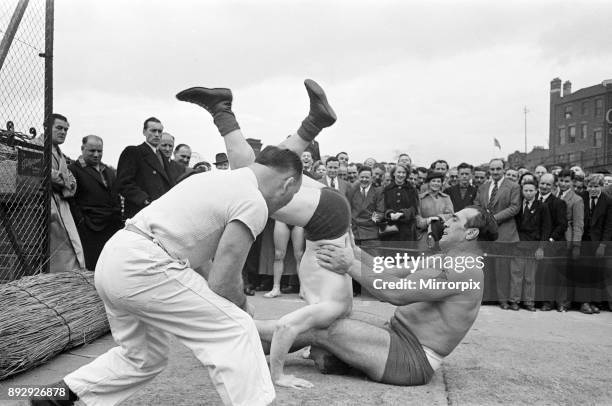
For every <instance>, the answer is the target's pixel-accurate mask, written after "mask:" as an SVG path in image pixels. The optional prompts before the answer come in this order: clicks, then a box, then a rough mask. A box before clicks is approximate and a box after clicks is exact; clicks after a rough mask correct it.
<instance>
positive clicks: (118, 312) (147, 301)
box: [64, 230, 275, 406]
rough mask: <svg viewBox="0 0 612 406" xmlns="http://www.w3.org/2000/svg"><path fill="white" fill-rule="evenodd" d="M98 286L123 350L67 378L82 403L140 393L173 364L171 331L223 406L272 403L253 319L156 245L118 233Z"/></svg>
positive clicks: (105, 254) (103, 403)
mask: <svg viewBox="0 0 612 406" xmlns="http://www.w3.org/2000/svg"><path fill="white" fill-rule="evenodd" d="M95 284H96V289H97V290H98V293H99V294H100V297H101V298H102V300H103V301H104V306H105V307H106V313H107V316H108V321H109V323H110V327H111V331H112V334H113V338H114V339H115V341H116V343H117V344H118V345H119V347H115V348H113V349H111V350H109V351H108V352H106V353H105V354H103V355H102V356H100V357H99V358H97V359H96V360H95V361H93V362H92V363H90V364H88V365H85V366H83V367H81V368H79V369H78V370H76V371H75V372H73V373H71V374H69V375H68V376H66V377H65V378H64V381H65V382H66V383H67V384H68V386H69V387H70V388H71V389H72V391H74V392H75V393H76V394H77V395H78V396H79V397H80V399H81V400H82V401H83V402H85V404H87V405H100V406H108V405H115V404H117V403H119V402H121V401H123V400H125V399H127V398H128V397H130V396H131V395H132V394H134V393H135V392H136V391H138V390H139V389H142V388H143V387H144V386H145V385H146V384H147V383H149V382H150V381H151V380H152V379H153V378H154V377H155V376H157V374H159V373H160V372H161V371H162V370H163V369H164V368H165V367H166V365H167V363H168V338H169V337H168V334H172V335H174V336H176V337H177V338H178V340H179V341H180V342H182V343H183V344H184V345H185V346H187V347H188V348H190V349H191V350H192V351H193V353H194V355H195V356H196V357H197V358H198V359H199V360H200V362H202V364H203V365H204V366H206V367H207V368H208V372H209V373H210V377H211V379H212V381H213V383H214V385H215V388H216V389H217V392H218V393H219V395H220V396H221V399H222V401H223V403H224V404H226V405H267V404H269V403H271V402H272V400H273V399H274V396H275V393H274V386H273V384H272V380H271V378H270V372H269V369H268V365H267V364H266V358H265V356H264V352H263V349H262V346H261V341H260V339H259V334H258V333H257V329H256V328H255V323H254V322H253V319H251V317H250V316H249V315H248V314H247V313H246V312H244V311H242V310H241V309H240V308H238V307H237V306H236V305H234V304H233V303H232V302H230V301H228V300H226V299H225V298H223V297H221V296H219V295H217V294H216V293H214V292H212V291H211V290H210V288H209V287H208V283H207V282H206V280H205V279H204V278H203V277H202V276H200V275H199V274H198V273H196V272H195V271H194V270H193V269H191V268H190V267H189V265H188V264H186V263H184V262H181V261H177V260H175V259H173V258H171V257H170V256H169V255H168V254H167V253H166V252H165V251H164V250H163V249H162V248H161V247H160V246H159V245H157V244H156V243H155V242H153V241H151V240H149V239H147V238H146V237H144V236H141V235H139V234H137V233H135V232H132V231H127V230H121V231H119V232H117V233H116V234H115V235H114V236H113V237H112V238H111V239H110V240H109V242H108V243H107V244H106V246H105V247H104V250H103V251H102V253H101V255H100V259H99V260H98V265H97V266H96V273H95ZM242 366H245V368H242ZM247 366H248V367H247ZM176 396H177V398H180V396H181V393H180V392H178V391H177V393H176ZM204 400H205V399H202V401H204ZM195 401H197V399H194V402H195Z"/></svg>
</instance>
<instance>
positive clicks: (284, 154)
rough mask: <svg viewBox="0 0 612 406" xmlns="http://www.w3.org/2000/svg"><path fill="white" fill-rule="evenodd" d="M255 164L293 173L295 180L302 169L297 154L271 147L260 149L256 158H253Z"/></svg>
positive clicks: (300, 174) (299, 175)
mask: <svg viewBox="0 0 612 406" xmlns="http://www.w3.org/2000/svg"><path fill="white" fill-rule="evenodd" d="M255 162H256V163H258V164H260V165H263V166H267V167H270V168H275V169H280V170H282V171H293V172H295V174H296V175H295V176H296V177H297V178H300V177H301V176H302V170H303V169H304V167H303V165H302V160H301V159H300V156H299V155H298V154H296V153H295V152H293V151H291V150H290V149H286V148H279V147H276V146H273V145H269V146H267V147H265V148H264V149H262V150H261V152H260V153H259V155H258V156H257V158H255Z"/></svg>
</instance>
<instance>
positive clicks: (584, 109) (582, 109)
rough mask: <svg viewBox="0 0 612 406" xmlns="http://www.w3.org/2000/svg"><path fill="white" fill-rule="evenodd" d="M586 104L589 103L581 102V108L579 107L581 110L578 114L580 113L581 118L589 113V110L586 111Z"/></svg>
mask: <svg viewBox="0 0 612 406" xmlns="http://www.w3.org/2000/svg"><path fill="white" fill-rule="evenodd" d="M588 103H589V102H585V101H583V102H582V107H581V109H580V113H581V114H582V115H583V116H586V115H587V113H588V112H589V109H588Z"/></svg>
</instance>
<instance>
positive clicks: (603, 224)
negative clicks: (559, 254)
mask: <svg viewBox="0 0 612 406" xmlns="http://www.w3.org/2000/svg"><path fill="white" fill-rule="evenodd" d="M585 183H586V186H587V192H588V197H587V199H585V201H584V206H585V207H584V208H585V217H584V233H583V235H582V241H583V244H582V250H581V253H582V256H584V257H586V258H585V261H584V262H585V265H586V266H585V267H584V268H585V269H586V270H588V271H590V272H589V280H588V281H587V282H588V283H590V285H591V289H589V290H590V292H588V293H590V296H591V300H589V301H584V302H583V303H582V306H581V308H580V311H581V312H583V313H586V314H593V313H599V306H597V305H595V304H593V303H590V302H591V301H593V302H594V301H598V300H600V299H602V298H601V297H598V296H599V293H598V292H599V291H600V289H601V288H603V287H604V286H601V284H602V283H603V280H605V279H606V278H605V276H607V280H608V285H607V286H605V290H606V291H607V295H608V297H607V300H608V301H609V300H610V296H612V287H611V286H610V285H609V283H610V282H609V281H610V279H611V278H610V275H609V273H610V271H609V264H606V262H607V260H606V259H605V258H603V257H604V256H605V255H606V254H607V255H610V254H611V253H612V249H611V248H610V241H611V240H612V199H610V198H609V197H608V196H607V195H606V194H605V193H603V187H604V175H602V174H592V175H589V176H588V177H587V178H586V180H585ZM606 265H608V266H606ZM604 269H606V273H608V275H604V271H603V270H604ZM593 298H594V299H593ZM584 299H585V300H586V299H589V298H588V297H587V298H584Z"/></svg>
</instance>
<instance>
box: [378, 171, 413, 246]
mask: <svg viewBox="0 0 612 406" xmlns="http://www.w3.org/2000/svg"><path fill="white" fill-rule="evenodd" d="M391 178H392V179H393V181H392V182H391V184H390V185H388V186H386V187H385V189H384V191H383V199H384V203H385V214H384V220H385V222H386V229H388V228H390V227H391V228H394V227H393V226H395V227H397V229H398V231H397V232H395V233H388V234H382V235H381V239H382V240H383V241H415V240H416V214H417V211H418V205H419V195H418V193H417V191H416V189H415V188H414V187H413V186H412V185H411V184H410V182H408V180H407V178H408V168H406V167H405V166H404V165H396V166H395V167H394V168H393V170H392V172H391Z"/></svg>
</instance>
